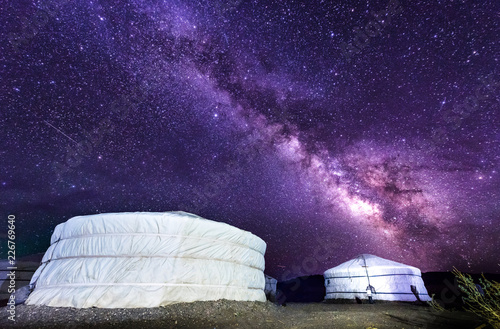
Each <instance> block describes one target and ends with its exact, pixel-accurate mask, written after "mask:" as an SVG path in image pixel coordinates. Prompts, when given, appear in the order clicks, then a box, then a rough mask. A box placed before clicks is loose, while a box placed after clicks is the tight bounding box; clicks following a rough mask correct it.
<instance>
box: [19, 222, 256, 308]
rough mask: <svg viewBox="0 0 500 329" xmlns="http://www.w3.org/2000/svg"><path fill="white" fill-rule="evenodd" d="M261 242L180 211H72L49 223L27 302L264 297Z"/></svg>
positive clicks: (128, 303)
mask: <svg viewBox="0 0 500 329" xmlns="http://www.w3.org/2000/svg"><path fill="white" fill-rule="evenodd" d="M265 249H266V243H265V242H264V241H263V240H262V239H260V238H259V237H257V236H255V235H253V234H251V233H250V232H246V231H243V230H240V229H238V228H235V227H233V226H230V225H228V224H224V223H219V222H215V221H211V220H207V219H204V218H201V217H198V216H196V215H192V214H189V213H185V212H166V213H111V214H98V215H90V216H78V217H73V218H71V219H69V220H68V221H67V222H65V223H62V224H59V225H57V227H56V228H55V230H54V233H53V235H52V238H51V245H50V247H49V249H48V250H47V252H46V253H45V256H44V257H43V260H42V265H41V266H40V267H39V268H38V269H37V271H36V273H35V274H34V275H33V278H32V280H31V285H32V286H34V291H33V292H32V293H31V295H30V296H29V298H28V300H27V301H26V304H29V305H47V306H57V307H76V308H86V307H101V308H137V307H157V306H161V305H168V304H174V303H179V302H193V301H202V300H218V299H229V300H239V301H265V300H266V296H265V294H264V286H265V278H264V272H263V271H264V252H265Z"/></svg>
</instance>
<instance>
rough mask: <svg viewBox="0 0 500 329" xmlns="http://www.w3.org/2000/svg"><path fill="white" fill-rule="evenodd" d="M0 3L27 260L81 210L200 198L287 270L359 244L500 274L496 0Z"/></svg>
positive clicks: (196, 206)
mask: <svg viewBox="0 0 500 329" xmlns="http://www.w3.org/2000/svg"><path fill="white" fill-rule="evenodd" d="M0 10H1V16H0V18H1V20H0V24H1V25H2V26H1V27H2V31H4V32H3V33H2V43H1V46H0V47H1V61H2V66H1V75H2V79H1V82H0V88H1V89H0V100H1V104H2V111H1V114H0V120H1V122H2V136H3V138H2V139H1V142H0V143H1V152H2V168H3V170H2V176H1V184H2V185H1V190H2V200H1V202H2V210H3V211H2V213H3V214H4V215H3V216H4V217H5V218H6V217H7V215H8V214H15V216H16V218H17V223H18V227H17V236H18V237H17V238H18V243H17V248H18V253H19V254H20V255H23V254H31V253H37V252H43V251H44V250H45V249H46V248H47V246H48V243H49V237H50V234H51V232H52V230H53V228H54V226H55V225H57V224H58V223H61V222H63V221H65V220H67V219H68V218H70V217H72V216H75V215H85V214H93V213H101V212H122V211H171V210H184V211H189V212H193V213H196V214H198V215H200V216H203V217H205V218H209V219H214V220H217V221H223V222H226V223H229V224H231V225H235V226H237V227H239V228H242V229H246V230H249V231H251V232H253V233H255V234H256V235H258V236H260V237H261V238H263V239H264V240H265V241H266V242H267V244H268V249H267V252H266V272H268V273H269V274H271V275H274V276H275V277H277V278H279V279H282V278H287V277H291V276H298V275H304V274H316V273H322V272H323V271H324V270H326V269H328V268H330V267H333V266H335V265H338V264H340V263H341V262H344V261H346V260H347V259H349V258H352V257H355V256H356V255H358V254H360V253H371V254H376V255H378V256H381V257H385V258H389V259H392V260H395V261H400V262H403V263H407V264H410V265H414V266H418V267H419V268H421V269H422V270H423V271H444V270H450V269H451V268H452V267H453V266H456V267H457V268H459V269H462V270H465V271H472V272H481V271H489V272H499V271H500V265H499V264H498V262H499V259H498V249H499V247H500V243H499V242H498V236H500V225H499V220H500V174H499V171H500V168H499V167H500V115H499V110H500V97H499V95H500V88H499V87H500V75H499V72H500V64H499V54H500V42H499V39H498V35H500V3H498V2H497V1H451V0H450V1H431V2H426V1H417V2H413V1H412V2H409V1H397V0H385V1H358V2H357V3H356V4H353V3H351V2H349V1H343V2H326V1H257V0H256V1H240V0H236V1H228V2H221V1H215V2H213V1H205V0H202V1H181V0H177V1H169V0H165V1H133V0H124V1H112V2H111V4H110V3H108V2H104V1H100V0H95V1H79V0H77V1H65V0H53V1H34V2H29V1H9V2H8V4H5V5H2V8H0ZM0 232H1V231H0ZM1 238H2V241H3V240H6V236H5V234H4V235H2V236H1ZM4 242H5V241H4ZM4 245H6V243H2V248H4ZM2 250H3V251H2V254H4V249H2Z"/></svg>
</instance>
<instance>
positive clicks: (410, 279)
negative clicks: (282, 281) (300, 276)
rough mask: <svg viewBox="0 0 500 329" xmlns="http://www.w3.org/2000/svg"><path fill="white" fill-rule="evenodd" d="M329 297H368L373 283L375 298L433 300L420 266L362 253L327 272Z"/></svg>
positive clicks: (411, 300) (410, 300)
mask: <svg viewBox="0 0 500 329" xmlns="http://www.w3.org/2000/svg"><path fill="white" fill-rule="evenodd" d="M324 277H325V287H326V297H325V299H326V300H334V299H355V298H359V299H367V288H368V287H369V286H371V287H373V289H372V291H373V293H372V298H373V300H386V301H405V302H413V301H417V298H416V296H415V294H414V293H413V292H412V286H413V290H414V291H416V293H418V296H419V298H420V300H421V301H429V300H431V298H430V297H429V295H428V293H427V289H426V288H425V285H424V282H423V281H422V276H421V272H420V270H419V269H418V268H416V267H413V266H408V265H405V264H401V263H397V262H394V261H391V260H387V259H384V258H380V257H377V256H374V255H369V254H362V255H359V256H358V257H356V258H354V259H352V260H349V261H347V262H345V263H342V264H340V265H339V266H336V267H334V268H331V269H329V270H327V271H326V272H325V273H324Z"/></svg>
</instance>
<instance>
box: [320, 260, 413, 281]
mask: <svg viewBox="0 0 500 329" xmlns="http://www.w3.org/2000/svg"><path fill="white" fill-rule="evenodd" d="M367 273H368V275H370V276H373V275H385V274H388V275H390V274H409V275H418V276H420V275H421V272H420V270H419V269H418V268H416V267H413V266H410V265H406V264H402V263H398V262H395V261H392V260H388V259H385V258H381V257H378V256H375V255H370V254H361V255H359V256H357V257H356V258H354V259H351V260H349V261H347V262H344V263H342V264H340V265H338V266H335V267H333V268H331V269H329V270H326V271H325V273H324V276H325V278H327V277H328V278H333V277H346V276H347V277H353V276H366V275H367Z"/></svg>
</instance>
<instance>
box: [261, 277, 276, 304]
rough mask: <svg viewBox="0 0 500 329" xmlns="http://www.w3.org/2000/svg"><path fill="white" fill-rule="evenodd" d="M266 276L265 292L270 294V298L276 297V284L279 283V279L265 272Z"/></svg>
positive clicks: (267, 294)
mask: <svg viewBox="0 0 500 329" xmlns="http://www.w3.org/2000/svg"><path fill="white" fill-rule="evenodd" d="M265 276H266V287H265V289H264V292H265V293H266V296H268V297H267V298H268V299H273V298H275V297H276V285H277V284H278V280H276V279H275V278H273V277H271V276H269V275H267V274H265Z"/></svg>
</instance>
